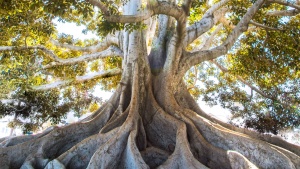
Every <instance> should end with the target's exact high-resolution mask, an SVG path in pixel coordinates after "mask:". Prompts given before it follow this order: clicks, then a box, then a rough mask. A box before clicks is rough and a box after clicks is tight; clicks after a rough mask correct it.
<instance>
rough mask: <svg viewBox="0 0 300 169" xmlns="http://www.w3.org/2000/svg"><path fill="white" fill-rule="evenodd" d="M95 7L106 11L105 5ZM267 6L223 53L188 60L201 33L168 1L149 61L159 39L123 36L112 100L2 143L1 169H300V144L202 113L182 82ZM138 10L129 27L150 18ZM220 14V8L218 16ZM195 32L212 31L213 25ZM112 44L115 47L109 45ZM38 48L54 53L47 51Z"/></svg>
mask: <svg viewBox="0 0 300 169" xmlns="http://www.w3.org/2000/svg"><path fill="white" fill-rule="evenodd" d="M90 2H92V3H93V4H95V5H96V6H98V7H100V9H101V10H102V11H103V12H104V13H105V12H107V11H106V10H107V9H106V8H105V7H104V6H103V4H102V3H99V2H100V1H92V0H91V1H90ZM189 2H190V1H186V4H189ZM226 2H227V1H221V3H226ZM263 2H264V1H263V0H258V1H256V3H255V4H254V5H253V6H252V7H251V8H250V9H249V10H248V12H247V14H246V15H245V17H244V18H243V19H242V20H241V21H240V23H239V24H238V25H237V26H236V27H235V28H234V30H233V33H232V34H231V35H230V36H229V37H228V39H227V40H226V41H225V42H224V43H223V44H222V45H221V46H220V47H218V48H214V49H212V50H205V51H199V52H195V53H192V54H190V55H191V56H190V57H189V58H185V57H187V55H186V51H185V50H184V49H185V46H186V45H187V43H191V39H196V38H197V37H198V36H200V34H199V32H201V31H198V30H193V27H194V26H192V27H191V28H187V29H180V28H176V27H175V25H176V24H174V23H175V22H177V23H178V24H177V25H176V26H177V27H178V26H179V27H182V26H183V25H184V26H185V23H186V17H188V16H187V15H185V14H184V15H183V13H182V8H180V7H179V6H177V7H176V8H173V7H172V6H174V4H168V2H167V1H164V2H162V3H161V4H162V5H164V6H161V7H160V8H159V9H156V10H155V9H153V8H149V9H147V10H152V11H154V12H153V13H154V14H161V13H162V14H166V15H160V16H159V17H158V19H159V21H158V23H159V25H158V29H159V30H160V32H159V33H158V35H157V41H155V40H154V46H152V49H151V52H150V54H149V55H148V52H147V48H149V46H148V40H149V39H152V38H151V37H146V35H153V34H152V33H147V32H146V31H147V30H135V31H133V32H121V33H122V36H120V37H122V38H123V40H122V44H121V40H118V41H119V44H120V49H122V52H123V64H122V65H123V72H122V78H121V82H120V84H119V86H118V88H117V89H116V92H115V94H114V95H113V96H112V97H111V99H110V100H109V101H108V102H107V103H105V104H104V105H103V106H102V107H101V108H100V109H99V110H97V111H96V112H95V113H94V114H93V115H91V116H90V117H88V118H86V119H84V120H82V121H80V122H77V123H75V124H71V125H68V126H65V127H55V128H52V129H51V130H47V131H44V132H43V133H41V134H39V135H36V136H28V137H24V136H23V137H15V138H6V139H4V140H1V141H2V142H1V146H2V148H0V164H1V168H4V169H6V168H47V169H52V168H216V169H218V168H225V169H227V168H228V169H230V168H300V158H299V155H300V147H299V146H296V145H293V144H290V143H287V142H285V141H283V140H282V139H279V138H276V137H270V136H268V135H263V134H258V133H256V132H253V131H248V130H245V129H240V128H236V127H234V126H231V125H229V124H226V123H223V122H221V121H219V120H216V119H214V118H212V117H210V116H209V115H207V114H205V113H204V112H203V111H202V110H201V109H200V108H199V107H198V105H197V103H196V102H195V101H194V100H193V98H192V97H191V95H190V94H189V93H188V90H187V87H186V86H185V84H184V82H182V76H183V75H182V74H183V73H185V70H187V69H188V66H192V65H194V64H197V63H200V62H201V61H203V60H210V59H214V58H216V57H218V56H221V55H222V54H224V53H225V52H227V50H229V48H230V47H231V46H232V45H233V43H234V41H235V40H236V39H237V38H238V36H239V35H240V34H241V33H242V32H243V31H244V30H245V27H247V25H248V23H249V22H250V20H251V17H252V16H253V15H254V14H255V13H256V11H257V10H258V9H259V7H260V6H261V5H262V4H263ZM139 5H141V2H140V1H138V0H132V1H129V2H128V3H126V5H125V7H124V11H123V13H124V15H126V16H127V17H125V18H127V20H128V21H130V22H131V21H132V20H134V19H135V18H138V19H137V20H144V19H149V17H148V13H146V14H145V15H142V18H139V17H140V15H141V14H140V13H138V11H140V10H139ZM154 6H155V5H154ZM152 7H153V6H152ZM170 7H172V8H171V9H169V10H166V11H163V12H162V11H160V10H162V8H170ZM219 8H220V6H213V8H212V10H211V12H214V11H215V10H217V9H219ZM146 16H147V17H146ZM170 16H172V17H175V19H174V18H172V17H170ZM107 18H108V19H111V20H114V19H115V17H110V16H107ZM207 19H211V18H209V17H208V18H207ZM162 20H163V21H168V22H160V21H162ZM125 21H126V19H125V20H124V22H125ZM202 22H204V21H203V20H201V21H200V22H199V23H202ZM211 22H212V21H209V22H208V23H211ZM164 23H166V25H164ZM196 27H197V29H198V28H199V29H205V30H207V29H208V27H211V25H207V24H204V26H203V27H201V26H199V25H197V24H196ZM195 29H196V28H195ZM167 31H171V32H167ZM188 32H190V33H188ZM192 32H194V33H192ZM168 33H169V34H168ZM170 33H171V36H170ZM192 34H193V37H191V36H192ZM186 37H188V38H186ZM54 43H55V42H54ZM106 43H107V44H108V43H110V42H108V41H107V42H105V43H103V44H106ZM58 45H59V44H58ZM155 45H157V48H156V46H155ZM61 46H62V47H66V48H68V47H70V48H74V49H75V47H72V46H68V45H61ZM100 46H101V45H100ZM107 47H108V46H106V48H107ZM96 48H97V47H90V48H84V49H83V48H78V50H96ZM220 48H221V51H218V50H219V49H220ZM223 48H226V49H223ZM11 49H13V48H8V47H6V48H5V47H2V48H1V47H0V50H11ZM34 49H40V50H43V51H47V50H46V49H44V48H42V47H37V48H34ZM76 49H77V48H76ZM101 49H102V47H101ZM19 50H25V49H23V48H19ZM103 50H104V47H103ZM53 57H55V56H53ZM188 64H190V65H188Z"/></svg>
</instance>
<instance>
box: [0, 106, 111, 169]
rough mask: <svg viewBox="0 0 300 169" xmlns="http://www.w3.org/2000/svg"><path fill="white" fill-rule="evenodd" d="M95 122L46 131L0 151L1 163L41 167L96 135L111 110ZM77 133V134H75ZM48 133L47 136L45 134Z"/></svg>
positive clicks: (11, 166)
mask: <svg viewBox="0 0 300 169" xmlns="http://www.w3.org/2000/svg"><path fill="white" fill-rule="evenodd" d="M104 110H107V111H108V112H104V111H102V112H101V113H100V114H98V115H97V116H96V117H95V119H94V120H93V121H90V122H85V123H75V124H71V125H69V126H65V127H63V128H58V127H57V128H55V129H53V130H52V131H51V132H49V131H45V132H44V133H42V134H41V135H43V137H38V138H34V139H31V140H29V141H26V142H24V143H22V144H18V145H16V146H10V147H7V148H3V149H0V154H1V155H2V156H3V158H0V163H3V164H4V163H5V164H7V165H8V166H9V168H20V167H21V166H22V165H23V166H24V167H25V166H26V167H29V166H31V167H39V166H41V167H42V166H43V165H45V164H47V161H48V159H53V158H55V157H57V156H59V155H60V154H62V153H64V152H65V151H67V150H68V149H70V148H71V147H73V146H74V145H75V144H76V143H78V142H80V141H81V140H83V139H84V138H86V137H88V136H90V135H93V134H96V133H97V132H98V131H99V128H102V127H103V126H104V124H105V123H106V122H107V121H108V119H109V117H110V116H111V113H110V112H111V109H110V108H109V106H108V107H106V108H105V109H104ZM74 131H76V134H74ZM45 133H46V134H45Z"/></svg>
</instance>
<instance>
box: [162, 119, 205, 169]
mask: <svg viewBox="0 0 300 169" xmlns="http://www.w3.org/2000/svg"><path fill="white" fill-rule="evenodd" d="M178 123H179V124H178V128H177V137H176V147H175V151H174V152H173V153H172V155H171V156H170V157H169V158H168V160H167V161H166V162H165V163H163V164H162V165H161V166H159V167H158V168H191V169H192V168H201V169H206V168H207V167H206V166H204V165H203V164H201V163H200V162H199V161H198V160H196V159H195V158H194V156H193V154H192V152H191V151H190V147H189V143H188V141H187V133H186V126H185V124H184V123H183V122H178Z"/></svg>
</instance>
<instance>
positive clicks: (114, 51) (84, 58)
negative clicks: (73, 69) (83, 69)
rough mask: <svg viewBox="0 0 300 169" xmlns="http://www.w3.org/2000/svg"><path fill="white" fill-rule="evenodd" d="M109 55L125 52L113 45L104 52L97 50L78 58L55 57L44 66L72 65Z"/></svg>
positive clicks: (46, 67) (119, 55)
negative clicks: (53, 60)
mask: <svg viewBox="0 0 300 169" xmlns="http://www.w3.org/2000/svg"><path fill="white" fill-rule="evenodd" d="M109 56H118V57H123V52H122V51H121V49H120V48H118V47H116V46H111V47H109V48H108V49H106V50H104V51H102V52H96V53H92V54H87V55H82V56H79V57H76V58H70V59H61V58H58V59H55V62H52V63H50V64H48V65H45V66H43V69H48V68H51V67H53V66H60V65H71V64H75V63H79V62H85V61H92V60H96V59H100V58H106V57H109Z"/></svg>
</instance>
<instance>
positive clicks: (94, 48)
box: [50, 35, 119, 52]
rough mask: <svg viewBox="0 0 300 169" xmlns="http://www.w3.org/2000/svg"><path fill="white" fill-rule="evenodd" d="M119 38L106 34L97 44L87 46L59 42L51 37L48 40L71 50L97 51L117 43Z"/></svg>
mask: <svg viewBox="0 0 300 169" xmlns="http://www.w3.org/2000/svg"><path fill="white" fill-rule="evenodd" d="M118 41H119V39H118V38H117V37H116V36H113V35H108V36H107V37H105V39H104V40H103V41H102V42H100V43H98V44H97V45H93V46H88V47H81V46H73V45H69V44H62V43H59V42H58V41H56V40H53V39H51V40H50V42H51V43H52V44H54V45H55V46H58V47H61V48H68V49H71V50H76V51H82V52H99V51H103V50H105V49H107V48H108V47H109V46H111V45H117V44H118Z"/></svg>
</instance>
